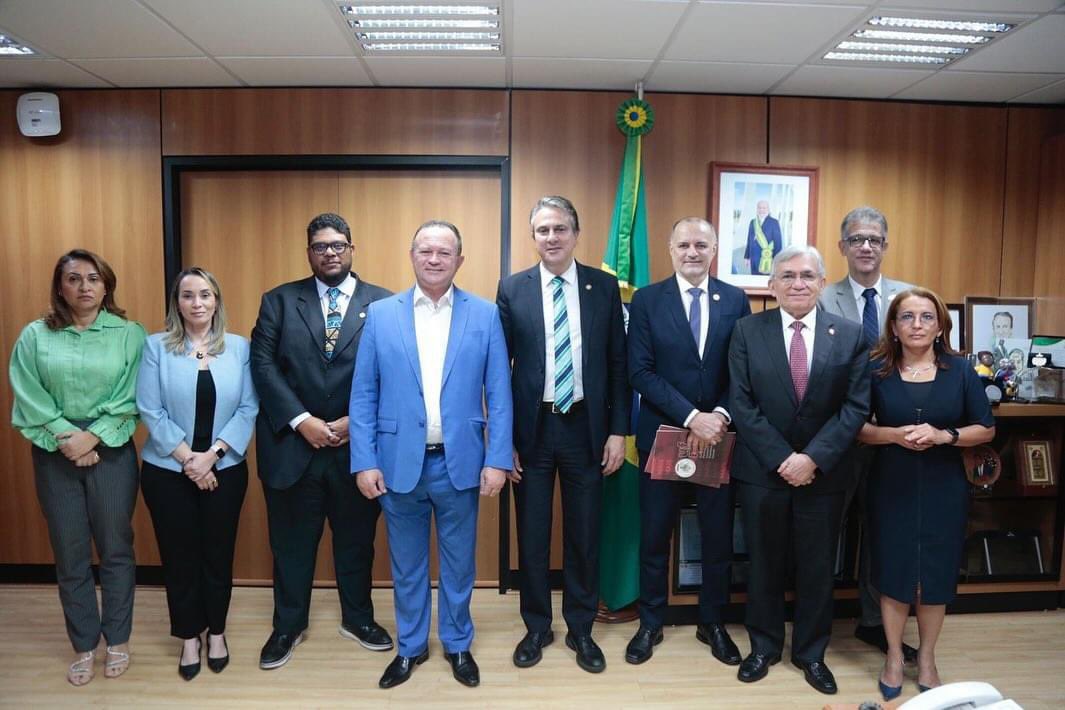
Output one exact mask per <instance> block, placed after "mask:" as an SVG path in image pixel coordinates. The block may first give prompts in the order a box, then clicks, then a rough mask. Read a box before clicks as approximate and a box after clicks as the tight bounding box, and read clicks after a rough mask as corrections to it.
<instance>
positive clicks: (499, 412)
mask: <svg viewBox="0 0 1065 710" xmlns="http://www.w3.org/2000/svg"><path fill="white" fill-rule="evenodd" d="M485 402H487V406H488V418H487V421H486V420H485ZM440 414H441V419H442V423H443V430H444V455H445V458H446V461H447V471H448V475H449V476H450V478H451V483H452V485H454V486H455V488H456V489H458V490H465V489H469V488H476V487H478V486H480V483H481V469H482V468H483V467H484V466H493V467H495V468H501V469H505V470H509V469H510V468H511V467H512V466H513V461H514V459H513V449H512V444H511V442H512V433H511V432H512V417H513V414H512V407H511V394H510V362H509V358H508V356H507V346H506V342H505V341H504V339H503V327H502V325H501V324H500V321H499V312H498V310H497V309H496V306H495V304H493V303H489V302H488V301H485V300H483V299H480V298H477V297H476V296H473V295H471V294H469V293H466V292H465V291H462V290H460V289H458V288H455V291H454V303H453V306H452V312H451V330H450V332H449V334H448V341H447V353H446V356H445V358H444V373H443V381H442V387H441V392H440ZM349 415H350V420H349V421H350V424H349V426H350V431H351V471H352V472H353V473H358V472H359V471H366V470H368V469H372V468H377V469H380V470H381V472H382V473H383V474H384V479H385V486H386V487H387V488H388V489H389V490H392V491H396V492H397V493H409V492H410V491H411V490H413V489H414V486H415V485H417V483H418V479H419V478H420V477H421V473H422V463H423V461H424V459H425V427H426V414H425V402H424V398H423V395H422V375H421V366H420V363H419V360H418V342H417V338H416V337H415V332H414V289H413V288H412V289H409V290H407V291H404V292H403V293H398V294H396V295H395V296H392V297H391V298H386V299H383V300H380V301H376V302H374V303H373V304H371V305H370V309H369V312H368V315H367V318H366V327H365V328H364V329H363V334H362V342H361V343H360V344H359V354H358V356H357V358H356V360H355V374H354V376H353V378H352V383H351V404H350V409H349ZM486 426H487V429H488V437H487V438H488V442H487V447H486V446H485V428H486Z"/></svg>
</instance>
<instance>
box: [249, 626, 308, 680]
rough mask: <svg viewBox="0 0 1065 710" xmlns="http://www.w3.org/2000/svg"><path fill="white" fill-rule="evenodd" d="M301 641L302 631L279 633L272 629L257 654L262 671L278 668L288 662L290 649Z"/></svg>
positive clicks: (290, 654) (290, 653)
mask: <svg viewBox="0 0 1065 710" xmlns="http://www.w3.org/2000/svg"><path fill="white" fill-rule="evenodd" d="M302 642H303V632H302V631H301V632H299V633H298V634H279V633H278V632H276V631H274V632H273V633H272V634H270V638H268V639H266V645H265V646H263V650H262V652H261V653H260V654H259V667H260V668H262V669H263V670H264V671H268V670H270V669H271V668H280V667H281V666H283V665H285V664H286V663H288V659H290V658H292V650H293V649H294V648H296V646H299V645H300V643H302Z"/></svg>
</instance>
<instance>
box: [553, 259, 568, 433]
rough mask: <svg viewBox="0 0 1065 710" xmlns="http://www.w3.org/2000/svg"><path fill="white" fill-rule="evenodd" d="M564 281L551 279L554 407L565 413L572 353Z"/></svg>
mask: <svg viewBox="0 0 1065 710" xmlns="http://www.w3.org/2000/svg"><path fill="white" fill-rule="evenodd" d="M564 283H565V281H563V280H562V277H561V276H556V277H555V278H553V279H551V286H552V287H553V288H554V294H553V296H552V300H553V302H554V304H555V409H557V410H558V411H560V412H562V413H563V414H565V413H566V412H568V411H569V408H570V407H572V406H573V353H572V352H571V350H570V342H569V316H568V315H567V314H566V294H565V293H563V292H562V284H564Z"/></svg>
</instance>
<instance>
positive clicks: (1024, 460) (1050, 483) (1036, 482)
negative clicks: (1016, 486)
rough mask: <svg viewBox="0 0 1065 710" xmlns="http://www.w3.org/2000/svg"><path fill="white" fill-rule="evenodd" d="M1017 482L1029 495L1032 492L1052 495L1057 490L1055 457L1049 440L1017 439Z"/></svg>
mask: <svg viewBox="0 0 1065 710" xmlns="http://www.w3.org/2000/svg"><path fill="white" fill-rule="evenodd" d="M1016 446H1017V450H1016V453H1017V481H1018V482H1019V483H1020V484H1021V487H1022V488H1023V489H1024V491H1025V492H1026V493H1028V494H1029V495H1030V494H1031V493H1032V492H1036V493H1037V494H1042V492H1043V491H1046V492H1047V494H1052V493H1053V491H1056V490H1057V481H1058V479H1057V475H1056V471H1054V456H1053V450H1052V445H1051V442H1050V441H1049V440H1048V439H1038V438H1027V437H1019V438H1018V439H1017V443H1016Z"/></svg>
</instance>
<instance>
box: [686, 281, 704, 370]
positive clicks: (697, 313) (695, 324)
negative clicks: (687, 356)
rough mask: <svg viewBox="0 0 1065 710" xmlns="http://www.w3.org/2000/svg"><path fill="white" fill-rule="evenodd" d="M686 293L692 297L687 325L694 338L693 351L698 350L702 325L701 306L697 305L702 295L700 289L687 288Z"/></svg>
mask: <svg viewBox="0 0 1065 710" xmlns="http://www.w3.org/2000/svg"><path fill="white" fill-rule="evenodd" d="M688 293H690V294H691V297H692V307H691V310H690V311H688V325H689V326H691V329H692V337H693V338H695V349H696V350H698V349H699V330H700V326H702V324H703V323H702V322H703V308H702V304H700V303H699V298H700V297H701V296H702V295H703V290H702V289H701V288H689V289H688ZM699 355H700V356H702V353H701V352H700V353H699Z"/></svg>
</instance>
